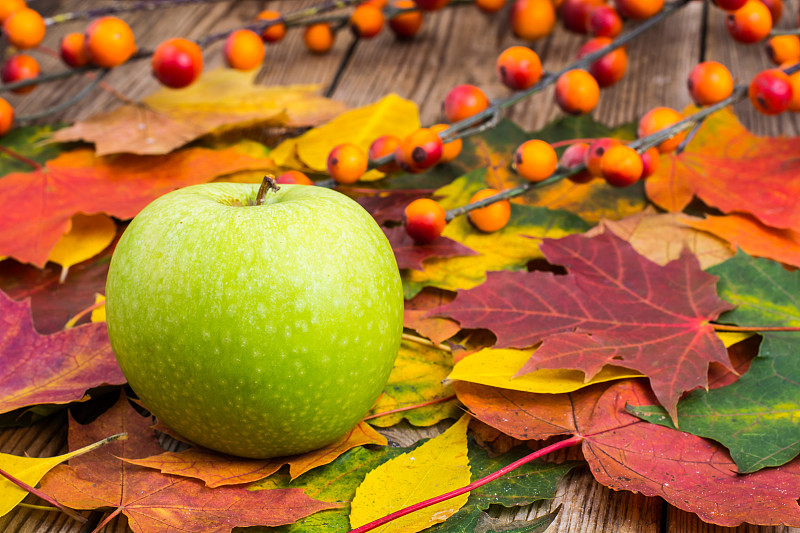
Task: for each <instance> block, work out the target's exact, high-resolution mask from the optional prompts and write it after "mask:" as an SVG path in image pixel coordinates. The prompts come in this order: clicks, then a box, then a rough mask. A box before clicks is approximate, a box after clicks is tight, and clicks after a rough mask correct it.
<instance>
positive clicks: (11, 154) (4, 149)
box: [0, 146, 42, 170]
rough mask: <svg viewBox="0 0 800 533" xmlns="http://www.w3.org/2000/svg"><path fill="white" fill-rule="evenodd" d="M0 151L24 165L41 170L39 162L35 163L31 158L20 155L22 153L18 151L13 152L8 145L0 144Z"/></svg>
mask: <svg viewBox="0 0 800 533" xmlns="http://www.w3.org/2000/svg"><path fill="white" fill-rule="evenodd" d="M0 153H3V154H5V155H7V156H8V157H11V158H13V159H16V160H17V161H19V162H20V163H25V164H26V165H30V166H32V167H33V168H35V169H36V170H41V169H42V165H40V164H39V163H37V162H36V161H34V160H33V159H30V158H27V157H25V156H24V155H22V154H20V153H18V152H15V151H14V150H12V149H11V148H8V147H5V146H0Z"/></svg>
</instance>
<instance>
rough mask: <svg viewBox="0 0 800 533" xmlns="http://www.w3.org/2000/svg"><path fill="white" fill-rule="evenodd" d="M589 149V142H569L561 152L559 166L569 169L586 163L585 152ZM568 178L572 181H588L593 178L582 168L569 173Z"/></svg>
mask: <svg viewBox="0 0 800 533" xmlns="http://www.w3.org/2000/svg"><path fill="white" fill-rule="evenodd" d="M588 150H589V143H575V144H571V145H569V146H568V147H567V149H566V150H564V153H563V154H561V161H560V163H561V166H562V167H564V169H566V170H570V169H572V168H575V167H577V166H581V165H586V152H587V151H588ZM568 179H569V180H570V181H572V182H574V183H589V182H590V181H592V180H593V179H594V176H592V174H591V173H590V172H589V171H588V170H586V169H584V170H581V171H580V172H578V173H577V174H571V175H570V176H568Z"/></svg>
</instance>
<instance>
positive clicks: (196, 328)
mask: <svg viewBox="0 0 800 533" xmlns="http://www.w3.org/2000/svg"><path fill="white" fill-rule="evenodd" d="M258 188H259V187H258V185H253V184H235V183H212V184H205V185H196V186H192V187H187V188H184V189H180V190H177V191H174V192H171V193H169V194H166V195H164V196H162V197H161V198H159V199H157V200H156V201H154V202H153V203H152V204H150V205H149V206H147V207H146V208H145V209H144V210H142V211H141V213H139V215H138V216H137V217H136V218H135V219H134V220H133V222H131V224H130V226H128V228H127V230H126V231H125V233H124V234H123V236H122V238H121V239H120V241H119V244H118V245H117V248H116V250H115V252H114V255H113V257H112V260H111V267H110V270H109V273H108V283H107V286H106V310H107V321H108V332H109V336H110V338H111V346H112V348H113V349H114V353H115V354H116V356H117V360H118V361H119V364H120V367H121V368H122V371H123V373H124V374H125V376H126V377H127V379H128V382H129V383H130V385H131V387H132V388H133V390H134V392H136V394H137V395H138V396H139V398H140V399H141V400H142V401H143V402H144V404H145V405H146V406H147V408H148V409H150V410H151V411H152V412H153V414H155V415H156V416H157V417H158V418H159V419H160V420H161V421H163V422H164V423H165V424H166V425H167V426H169V427H171V428H172V429H174V430H175V431H177V432H178V433H180V434H181V435H183V436H184V437H186V438H188V439H190V440H191V441H193V442H195V443H197V444H200V445H203V446H206V447H208V448H211V449H214V450H218V451H221V452H225V453H230V454H233V455H239V456H244V457H260V458H266V457H275V456H282V455H290V454H297V453H303V452H306V451H309V450H313V449H316V448H320V447H322V446H325V445H327V444H329V443H331V442H333V441H335V440H336V439H337V438H339V437H341V436H343V435H345V434H346V433H347V432H348V431H349V430H350V429H352V428H353V427H354V426H355V425H356V424H357V423H358V421H359V420H360V419H361V418H362V417H363V416H364V414H365V413H366V412H367V411H368V410H369V409H370V407H371V406H372V404H373V403H374V402H375V400H376V399H377V397H378V396H379V395H380V394H381V392H382V391H383V388H384V386H385V385H386V382H387V380H388V378H389V373H390V372H391V369H392V365H393V363H394V360H395V357H396V355H397V351H398V348H399V344H400V336H401V334H402V329H403V296H402V287H401V282H400V274H399V271H398V269H397V263H396V262H395V259H394V255H393V253H392V249H391V247H390V245H389V243H388V241H387V240H386V237H385V236H384V234H383V232H382V231H381V229H380V228H379V227H378V225H377V224H376V223H375V221H374V220H373V219H372V217H371V216H370V215H369V214H368V213H367V212H366V211H364V209H362V208H361V206H359V205H358V204H357V203H356V202H354V201H353V200H351V199H350V198H348V197H346V196H344V195H343V194H340V193H338V192H336V191H333V190H330V189H326V188H322V187H312V186H307V185H282V186H281V187H280V190H278V191H270V192H268V193H267V195H266V198H265V203H264V204H262V205H255V204H256V201H255V200H256V195H257V190H258Z"/></svg>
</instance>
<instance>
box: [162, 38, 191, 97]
mask: <svg viewBox="0 0 800 533" xmlns="http://www.w3.org/2000/svg"><path fill="white" fill-rule="evenodd" d="M152 67H153V75H154V76H155V77H156V79H157V80H158V81H159V82H161V84H162V85H166V86H167V87H171V88H173V89H180V88H183V87H187V86H189V85H191V84H192V83H193V82H194V81H195V80H196V79H197V78H198V77H199V76H200V73H201V72H202V71H203V52H202V50H200V47H199V46H198V45H197V44H196V43H194V42H192V41H189V40H188V39H181V38H174V39H167V40H166V41H164V42H162V43H161V44H159V45H158V46H157V47H156V49H155V52H153V59H152Z"/></svg>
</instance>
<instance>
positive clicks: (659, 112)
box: [636, 0, 758, 154]
mask: <svg viewBox="0 0 800 533" xmlns="http://www.w3.org/2000/svg"><path fill="white" fill-rule="evenodd" d="M756 1H758V0H756ZM683 118H684V117H683V115H682V114H680V113H679V112H677V111H675V110H674V109H670V108H669V107H654V108H653V109H651V110H650V111H648V112H647V113H645V114H644V116H642V118H641V119H639V126H638V128H637V130H636V131H637V134H638V135H639V138H642V137H647V136H648V135H652V134H653V133H656V132H659V131H661V130H663V129H665V128H668V127H670V126H672V125H673V124H675V123H676V122H680V121H681V120H683ZM686 134H687V132H686V130H683V131H681V132H678V133H676V134H675V135H673V136H672V137H671V138H669V139H667V140H666V141H663V142H662V143H661V144H659V145H658V147H657V148H658V151H659V152H661V153H662V154H663V153H666V152H671V151H673V150H674V149H675V148H677V147H678V145H679V144H680V143H681V142H682V141H683V139H684V138H685V137H686Z"/></svg>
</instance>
